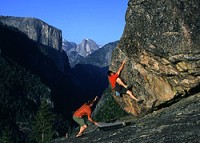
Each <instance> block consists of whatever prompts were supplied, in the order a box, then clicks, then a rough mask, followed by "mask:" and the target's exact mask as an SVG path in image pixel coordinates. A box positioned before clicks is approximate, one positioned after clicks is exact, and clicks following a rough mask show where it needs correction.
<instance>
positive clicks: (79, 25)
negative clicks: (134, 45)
mask: <svg viewBox="0 0 200 143" xmlns="http://www.w3.org/2000/svg"><path fill="white" fill-rule="evenodd" d="M127 4H128V0H16V1H15V0H2V1H1V4H0V15H3V16H19V17H34V18H38V19H40V20H42V21H44V22H46V23H48V24H49V25H52V26H54V27H56V28H58V29H60V30H62V35H63V38H64V39H66V40H67V41H70V42H75V43H77V44H79V43H80V42H81V41H82V40H83V39H84V38H89V39H92V40H94V41H95V42H96V43H97V44H100V45H104V44H107V43H109V42H114V41H116V40H119V39H120V38H121V36H122V33H123V30H124V26H125V13H126V9H127Z"/></svg>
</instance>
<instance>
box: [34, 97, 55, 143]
mask: <svg viewBox="0 0 200 143" xmlns="http://www.w3.org/2000/svg"><path fill="white" fill-rule="evenodd" d="M50 109H51V108H50V105H49V104H48V102H47V101H46V100H43V101H42V103H41V105H40V108H39V110H38V112H37V114H36V117H35V120H34V121H33V124H32V133H31V139H32V140H34V141H36V142H37V143H45V142H48V141H50V140H52V138H53V122H54V115H53V113H52V112H51V110H50Z"/></svg>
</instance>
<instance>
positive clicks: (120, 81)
mask: <svg viewBox="0 0 200 143" xmlns="http://www.w3.org/2000/svg"><path fill="white" fill-rule="evenodd" d="M116 82H117V83H118V84H119V85H122V86H123V87H125V88H127V85H126V84H125V83H124V82H123V81H122V80H121V79H120V78H117V80H116Z"/></svg>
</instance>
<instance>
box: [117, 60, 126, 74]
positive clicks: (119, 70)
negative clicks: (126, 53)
mask: <svg viewBox="0 0 200 143" xmlns="http://www.w3.org/2000/svg"><path fill="white" fill-rule="evenodd" d="M124 64H125V60H123V61H122V64H121V66H120V67H119V69H118V71H117V74H118V75H119V74H120V72H121V70H122V69H123V68H124Z"/></svg>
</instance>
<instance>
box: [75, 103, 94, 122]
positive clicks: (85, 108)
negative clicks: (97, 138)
mask: <svg viewBox="0 0 200 143" xmlns="http://www.w3.org/2000/svg"><path fill="white" fill-rule="evenodd" d="M91 113H92V110H91V108H90V106H89V105H87V104H86V103H85V104H83V105H82V106H81V107H80V108H79V109H78V110H76V111H75V113H74V114H73V116H75V117H78V118H82V117H83V116H88V117H90V116H91Z"/></svg>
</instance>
